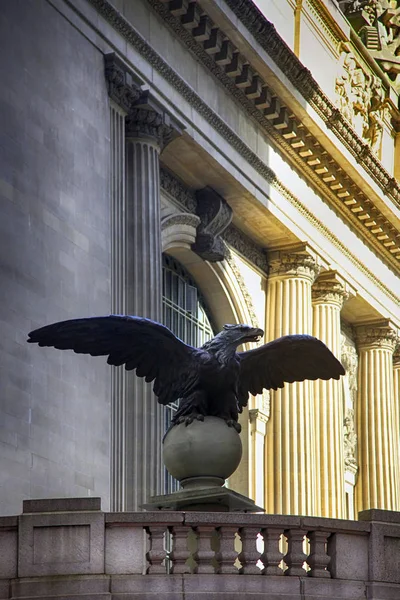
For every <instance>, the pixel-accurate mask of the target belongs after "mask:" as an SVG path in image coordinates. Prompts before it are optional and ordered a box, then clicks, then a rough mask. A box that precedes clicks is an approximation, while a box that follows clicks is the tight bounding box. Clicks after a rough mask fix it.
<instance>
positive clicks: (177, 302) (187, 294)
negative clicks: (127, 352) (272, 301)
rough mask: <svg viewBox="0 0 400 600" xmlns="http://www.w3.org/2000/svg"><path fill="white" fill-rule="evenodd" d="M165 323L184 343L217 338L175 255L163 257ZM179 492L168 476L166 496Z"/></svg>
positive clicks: (169, 413)
mask: <svg viewBox="0 0 400 600" xmlns="http://www.w3.org/2000/svg"><path fill="white" fill-rule="evenodd" d="M162 304H163V323H164V325H166V326H167V327H169V329H171V331H172V332H173V333H174V334H175V335H176V336H177V337H178V338H179V339H181V340H182V341H183V342H185V343H186V344H190V345H191V346H196V347H199V346H202V345H203V344H204V343H205V342H206V341H208V340H210V339H211V338H212V337H213V336H214V331H213V327H212V325H211V322H210V316H209V313H208V310H207V308H206V305H205V302H204V299H203V297H202V296H201V293H200V291H199V289H198V288H197V286H196V283H195V282H194V280H193V279H192V278H191V277H190V275H189V274H188V272H187V271H186V269H184V267H183V266H182V265H181V264H180V263H179V262H178V261H177V260H176V259H174V258H172V257H171V256H167V255H163V298H162ZM177 408H178V399H177V401H176V402H174V403H173V404H170V405H168V406H166V407H165V413H164V415H165V419H164V426H165V431H167V429H168V428H169V426H170V424H171V421H172V419H173V416H174V414H175V412H176V410H177ZM177 489H178V482H177V481H176V479H174V478H173V477H171V475H169V473H168V472H166V473H165V486H164V493H165V494H170V493H172V492H175V491H176V490H177Z"/></svg>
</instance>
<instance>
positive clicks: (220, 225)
mask: <svg viewBox="0 0 400 600" xmlns="http://www.w3.org/2000/svg"><path fill="white" fill-rule="evenodd" d="M196 201H197V206H196V214H197V215H198V216H199V217H200V223H199V225H198V227H197V236H196V241H195V243H194V244H193V245H192V250H193V251H194V252H196V254H198V255H199V256H201V257H202V258H203V259H204V260H209V261H210V262H218V261H220V260H224V258H225V256H226V249H225V244H224V243H223V241H222V239H221V234H222V233H223V231H224V230H225V229H226V228H227V227H228V225H229V224H230V222H231V221H232V215H233V213H232V209H231V207H230V206H229V204H228V203H227V202H226V201H225V200H224V198H222V196H220V195H219V194H217V192H216V191H215V190H213V189H212V188H210V187H205V188H203V189H202V190H198V191H197V192H196Z"/></svg>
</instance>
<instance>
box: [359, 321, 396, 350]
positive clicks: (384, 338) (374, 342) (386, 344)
mask: <svg viewBox="0 0 400 600" xmlns="http://www.w3.org/2000/svg"><path fill="white" fill-rule="evenodd" d="M356 335H357V338H356V339H357V347H358V349H359V350H369V349H383V350H389V351H390V352H394V349H395V347H396V346H397V343H398V341H399V338H398V335H397V332H396V331H395V330H394V329H393V328H392V327H391V326H390V325H386V326H385V325H383V326H380V325H379V324H377V325H376V326H374V325H361V326H359V327H357V328H356Z"/></svg>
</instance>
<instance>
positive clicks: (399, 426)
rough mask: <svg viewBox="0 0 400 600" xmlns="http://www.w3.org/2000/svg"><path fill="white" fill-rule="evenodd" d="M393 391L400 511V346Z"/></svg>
mask: <svg viewBox="0 0 400 600" xmlns="http://www.w3.org/2000/svg"><path fill="white" fill-rule="evenodd" d="M393 390H394V398H393V400H394V434H395V439H394V452H395V455H394V461H395V463H396V465H397V467H398V487H397V492H398V494H399V495H398V499H397V500H398V508H397V510H400V346H397V348H396V350H395V353H394V354H393Z"/></svg>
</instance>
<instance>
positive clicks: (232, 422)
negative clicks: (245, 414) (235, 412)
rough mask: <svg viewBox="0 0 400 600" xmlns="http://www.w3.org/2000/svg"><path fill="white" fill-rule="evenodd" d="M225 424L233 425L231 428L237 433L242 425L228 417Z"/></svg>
mask: <svg viewBox="0 0 400 600" xmlns="http://www.w3.org/2000/svg"><path fill="white" fill-rule="evenodd" d="M226 424H227V425H228V427H233V429H235V430H236V431H237V432H238V433H240V432H241V431H242V426H241V425H240V423H238V422H237V421H234V420H233V419H228V420H227V421H226Z"/></svg>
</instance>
